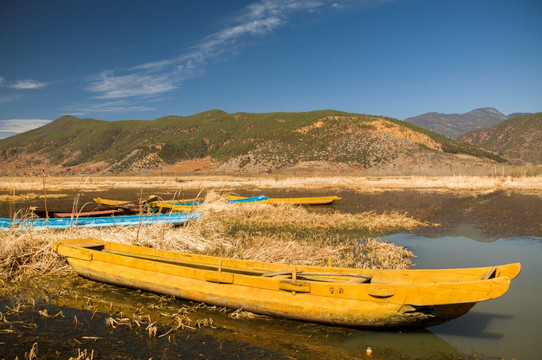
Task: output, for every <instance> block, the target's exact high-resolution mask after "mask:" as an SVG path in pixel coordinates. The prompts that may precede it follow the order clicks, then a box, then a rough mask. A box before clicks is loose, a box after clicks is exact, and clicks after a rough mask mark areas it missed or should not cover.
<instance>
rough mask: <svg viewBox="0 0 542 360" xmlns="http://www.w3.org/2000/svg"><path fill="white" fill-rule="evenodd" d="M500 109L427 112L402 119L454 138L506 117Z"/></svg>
mask: <svg viewBox="0 0 542 360" xmlns="http://www.w3.org/2000/svg"><path fill="white" fill-rule="evenodd" d="M508 117H509V116H507V115H504V114H503V113H501V112H500V111H498V110H497V109H495V108H492V107H485V108H478V109H474V110H471V111H469V112H466V113H463V114H458V113H452V114H443V113H437V112H428V113H425V114H421V115H417V116H414V117H409V118H407V119H405V120H404V121H406V122H409V123H411V124H415V125H418V126H421V127H423V128H424V129H428V130H431V131H434V132H437V133H439V134H443V135H446V136H448V137H450V138H456V137H458V136H460V135H462V134H464V133H467V132H469V131H472V130H478V129H484V128H489V127H492V126H494V125H497V124H498V123H500V122H502V121H504V120H506V119H508Z"/></svg>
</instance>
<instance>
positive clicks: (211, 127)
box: [0, 110, 503, 173]
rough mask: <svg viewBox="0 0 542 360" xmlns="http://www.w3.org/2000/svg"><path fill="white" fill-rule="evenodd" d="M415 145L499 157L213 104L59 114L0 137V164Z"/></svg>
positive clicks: (442, 140)
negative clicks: (143, 115) (168, 110)
mask: <svg viewBox="0 0 542 360" xmlns="http://www.w3.org/2000/svg"><path fill="white" fill-rule="evenodd" d="M419 152H431V153H439V154H448V155H450V154H467V155H470V156H473V157H476V158H485V159H491V160H496V161H502V160H503V159H502V158H500V157H498V156H496V155H494V154H492V153H491V152H488V151H485V150H481V149H479V148H477V147H475V146H472V145H469V144H461V143H458V142H455V141H453V140H451V139H449V138H447V137H445V136H442V135H439V134H436V133H433V132H431V131H429V130H425V129H422V128H420V127H418V126H416V125H412V124H409V123H405V122H402V121H399V120H395V119H391V118H386V117H380V116H370V115H363V114H351V113H344V112H340V111H334V110H321V111H311V112H303V113H280V112H277V113H263V114H253V113H235V114H228V113H226V112H224V111H221V110H212V111H206V112H202V113H199V114H195V115H192V116H186V117H183V116H166V117H162V118H158V119H156V120H152V121H147V120H126V121H112V122H107V121H101V120H94V119H80V118H77V117H74V116H63V117H61V118H59V119H57V120H55V121H53V122H51V123H49V124H48V125H45V126H43V127H41V128H38V129H35V130H32V131H28V132H26V133H22V134H19V135H16V136H13V137H10V138H7V139H2V140H0V164H4V166H6V167H7V168H8V169H11V170H14V169H26V170H28V169H30V168H33V169H34V171H35V169H36V168H39V167H42V168H43V167H57V168H59V169H69V168H73V167H82V166H86V165H90V164H95V167H96V168H97V169H98V170H99V171H107V172H113V173H118V172H123V171H138V170H144V169H155V168H161V167H167V166H172V165H174V164H177V163H179V162H183V161H189V160H193V159H202V158H210V159H211V160H212V162H213V164H214V166H215V168H218V170H223V171H239V170H241V169H245V170H251V171H256V172H258V171H275V170H279V169H285V168H291V167H295V166H296V165H297V164H299V163H307V162H325V163H326V164H332V165H333V166H341V167H347V168H370V167H373V166H378V165H383V164H391V163H393V162H394V161H397V159H401V158H409V157H413V156H415V155H416V154H417V153H419ZM96 164H99V166H98V165H96Z"/></svg>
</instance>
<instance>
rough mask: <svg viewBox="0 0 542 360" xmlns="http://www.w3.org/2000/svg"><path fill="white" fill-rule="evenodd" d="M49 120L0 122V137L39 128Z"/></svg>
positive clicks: (9, 120) (10, 120)
mask: <svg viewBox="0 0 542 360" xmlns="http://www.w3.org/2000/svg"><path fill="white" fill-rule="evenodd" d="M50 122H51V120H46V119H8V120H0V136H1V133H16V134H18V133H22V132H25V131H29V130H33V129H36V128H39V127H40V126H43V125H47V124H48V123H50Z"/></svg>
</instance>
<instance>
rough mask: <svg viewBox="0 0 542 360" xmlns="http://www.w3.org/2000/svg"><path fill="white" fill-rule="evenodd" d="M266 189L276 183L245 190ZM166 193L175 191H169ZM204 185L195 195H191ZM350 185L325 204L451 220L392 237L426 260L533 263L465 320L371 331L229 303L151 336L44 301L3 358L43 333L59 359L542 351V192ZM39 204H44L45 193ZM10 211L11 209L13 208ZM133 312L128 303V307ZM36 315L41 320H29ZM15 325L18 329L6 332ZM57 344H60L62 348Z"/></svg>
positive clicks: (125, 299) (136, 300) (529, 355)
mask: <svg viewBox="0 0 542 360" xmlns="http://www.w3.org/2000/svg"><path fill="white" fill-rule="evenodd" d="M157 191H158V190H157ZM132 192H133V193H130V192H129V191H125V192H122V193H120V192H119V195H118V196H115V197H114V198H117V199H121V198H126V197H128V198H131V197H130V196H133V197H137V193H136V192H135V191H132ZM138 193H139V192H138ZM150 193H155V192H150ZM260 193H264V192H261V191H253V192H249V193H246V194H240V195H257V194H260ZM265 193H266V194H268V195H271V196H303V195H312V196H316V195H325V194H329V193H330V192H329V191H318V192H316V193H315V192H310V193H299V192H292V191H286V192H285V191H282V190H275V191H266V192H265ZM333 193H337V192H333ZM160 194H162V195H161V196H162V197H164V198H167V192H165V191H162V192H161V193H160ZM108 195H109V196H108ZM144 195H146V194H144ZM193 195H196V194H193ZM193 195H192V194H186V197H190V196H193ZM338 195H340V196H342V197H343V199H342V200H341V201H338V202H337V203H336V204H334V205H333V206H331V207H323V208H318V210H316V209H315V211H343V212H352V213H355V212H361V211H369V210H374V211H376V212H383V211H398V212H401V213H403V212H406V213H407V214H409V215H411V216H414V217H415V218H417V219H423V220H426V221H429V222H434V223H439V224H440V226H439V227H431V228H420V229H418V230H416V231H415V232H412V233H399V234H392V235H386V236H381V238H382V239H383V240H385V241H388V242H393V243H395V244H398V245H402V246H405V247H408V248H409V249H411V250H412V251H413V252H414V254H415V255H416V256H417V257H416V258H415V259H414V260H413V261H414V263H415V266H414V268H456V267H475V266H490V265H497V264H505V263H512V262H521V264H522V271H521V273H520V274H519V276H518V277H517V278H516V279H514V280H513V281H512V284H511V286H510V289H509V291H508V292H507V293H506V294H505V295H504V296H502V297H500V298H498V299H495V300H492V301H489V302H484V303H479V304H477V305H476V306H475V307H474V308H473V309H472V310H471V311H470V312H469V313H467V314H466V315H464V316H462V317H460V318H458V319H456V320H453V321H450V322H448V323H446V324H442V325H439V326H434V327H431V328H428V329H424V330H419V331H403V332H398V331H392V332H378V331H364V330H357V329H348V328H341V327H331V326H323V325H316V324H308V323H302V322H297V321H290V320H285V319H275V318H256V319H244V320H233V319H231V318H230V317H229V316H227V314H225V313H223V312H220V311H216V310H214V311H211V310H208V309H207V310H206V309H200V310H198V311H196V312H194V314H193V315H191V316H193V317H195V318H197V316H200V317H203V318H205V317H212V318H213V319H214V322H215V325H216V326H215V327H216V329H213V328H204V329H202V330H196V331H192V330H183V332H182V333H181V335H177V336H176V337H175V338H173V339H172V338H170V337H161V338H156V339H155V340H149V337H148V335H147V334H146V331H145V330H144V328H141V329H140V328H133V329H128V328H119V329H116V330H114V331H113V330H111V329H107V328H106V327H105V325H104V323H105V319H106V318H107V317H108V316H109V315H108V314H107V311H106V310H105V309H104V310H103V311H97V312H93V311H88V310H85V308H84V307H82V306H81V305H80V304H79V305H69V304H67V303H58V304H53V305H50V304H47V305H44V304H41V305H40V304H38V305H37V306H36V307H34V308H32V309H29V310H28V311H24V312H22V313H21V314H20V315H11V317H10V320H11V325H10V324H6V323H2V322H0V359H2V358H6V359H8V358H9V359H11V358H15V356H19V358H22V357H23V355H24V352H22V351H21V350H17V347H20V348H21V349H24V350H25V351H26V352H28V351H29V350H30V348H31V347H32V344H33V343H34V342H35V341H37V342H38V343H39V344H40V345H39V346H40V349H41V354H42V356H41V357H39V358H59V359H60V358H67V357H69V356H74V357H75V356H76V355H77V353H75V354H74V353H67V351H70V350H69V349H71V350H72V351H73V349H76V348H79V347H80V348H81V349H89V350H90V349H95V350H96V351H97V356H96V358H98V355H101V357H99V358H123V359H124V358H126V359H138V358H142V357H140V356H141V355H144V356H145V357H144V358H149V357H153V358H165V359H170V358H171V359H173V358H178V356H181V355H182V356H184V358H190V359H192V358H198V359H200V358H205V359H213V358H223V359H229V358H258V359H275V358H277V359H282V358H299V359H321V358H322V359H323V358H325V359H352V358H358V359H461V358H464V357H466V358H468V359H492V358H500V357H504V358H506V359H518V360H519V359H538V358H542V355H540V351H541V350H542V343H541V341H540V338H541V337H540V333H539V329H540V324H541V323H542V307H541V306H540V304H539V299H540V298H542V287H541V286H540V284H541V280H540V274H542V261H541V259H542V232H541V224H542V197H541V196H540V195H538V194H524V193H509V192H494V193H490V194H485V195H479V196H472V195H470V194H449V193H447V194H442V193H430V192H413V191H407V192H386V193H379V194H358V193H354V192H351V191H339V194H338ZM92 196H102V197H110V198H111V197H112V196H111V193H109V194H107V193H103V194H96V193H94V194H87V195H86V198H85V197H83V198H82V199H81V200H80V203H84V202H90V201H92V199H91V198H92ZM72 199H73V196H71V197H68V198H66V199H51V201H50V204H51V206H53V205H58V206H61V207H63V208H70V207H71V204H72V202H73V200H72ZM36 204H37V205H39V202H38V201H37V200H36ZM4 207H5V204H4ZM0 210H3V212H5V210H6V209H0ZM4 216H5V215H4ZM76 279H78V280H75V282H77V284H73V288H74V289H76V288H77V286H79V285H78V284H79V283H81V282H82V283H84V284H85V285H84V286H82V290H81V294H85V293H88V291H89V290H88V289H89V288H92V287H93V286H98V285H92V284H90V285H89V283H91V282H89V281H87V280H83V279H79V278H76ZM95 291H97V292H98V293H99V294H100V296H102V297H103V298H104V301H105V302H109V303H111V304H115V303H117V302H118V303H119V304H123V305H124V306H125V307H126V306H128V305H129V304H132V303H133V306H134V308H137V306H139V307H141V306H143V307H147V308H151V307H152V306H148V304H147V305H146V303H145V300H144V299H142V294H141V293H140V292H137V291H134V290H127V289H120V288H116V287H110V286H106V287H100V288H99V289H97V290H95ZM82 296H83V295H82ZM119 299H120V300H119ZM185 304H187V303H186V302H184V301H182V300H172V302H171V303H170V306H172V307H173V308H176V307H180V306H183V305H185ZM13 305H14V304H13V303H12V302H10V300H9V299H7V300H5V301H4V302H3V303H0V313H3V314H7V313H8V310H7V309H8V308H7V307H6V306H8V307H9V308H12V307H13ZM40 306H41V307H42V308H47V309H49V313H50V314H52V313H55V312H56V311H60V310H62V311H63V313H64V314H65V315H67V316H65V317H64V318H56V319H48V318H43V317H41V316H39V310H40V309H41V308H40ZM119 306H120V305H119ZM123 311H125V312H127V311H128V310H127V309H126V308H125V309H124V310H123ZM74 316H75V317H77V318H78V319H79V320H80V321H79V324H80V325H77V326H74V325H73V322H74V321H73V319H74ZM157 316H159V315H157ZM25 319H26V320H25ZM28 319H30V320H31V321H30V322H32V323H34V324H37V325H36V326H34V327H31V326H26V325H25V324H28V323H29V321H27V320H28ZM18 324H19V325H18ZM10 326H11V327H12V329H15V330H16V332H14V333H13V332H9V331H6V329H9V327H10ZM166 330H167V329H166V328H164V329H163V330H161V331H162V332H163V333H164V332H166ZM74 339H75V340H74ZM10 344H13V346H11V345H10ZM369 347H370V348H371V349H372V354H371V355H370V356H369V355H368V354H367V348H369ZM64 349H65V350H64ZM57 353H58V354H60V355H55V354H57ZM66 354H68V355H69V356H66ZM120 354H125V355H123V356H121V355H120ZM38 355H39V353H38Z"/></svg>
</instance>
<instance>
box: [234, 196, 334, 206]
mask: <svg viewBox="0 0 542 360" xmlns="http://www.w3.org/2000/svg"><path fill="white" fill-rule="evenodd" d="M225 198H226V199H228V200H239V199H246V197H244V196H236V195H225ZM335 200H341V198H340V197H339V196H310V197H291V198H267V200H264V201H262V202H264V203H268V204H292V205H330V204H333V203H334V202H335Z"/></svg>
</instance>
